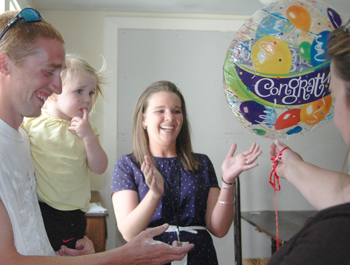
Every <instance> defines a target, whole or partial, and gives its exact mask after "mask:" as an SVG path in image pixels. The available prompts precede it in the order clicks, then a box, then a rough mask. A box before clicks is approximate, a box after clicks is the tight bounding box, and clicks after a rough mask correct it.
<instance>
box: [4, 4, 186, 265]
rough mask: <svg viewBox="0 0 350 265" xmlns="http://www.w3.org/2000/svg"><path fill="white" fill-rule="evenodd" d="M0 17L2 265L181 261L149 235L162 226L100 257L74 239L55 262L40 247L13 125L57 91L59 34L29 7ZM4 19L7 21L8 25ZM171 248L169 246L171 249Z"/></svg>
mask: <svg viewBox="0 0 350 265" xmlns="http://www.w3.org/2000/svg"><path fill="white" fill-rule="evenodd" d="M16 13H17V12H13V11H8V12H5V13H3V14H1V15H0V30H1V29H3V31H2V32H1V33H0V238H1V241H2V244H0V256H1V263H2V264H164V263H167V262H170V261H172V260H181V259H182V258H183V257H184V255H185V254H186V253H187V252H188V251H189V250H190V249H191V248H193V244H188V243H187V244H185V245H184V246H183V247H181V248H180V247H173V246H169V245H166V244H163V243H160V242H158V241H154V240H153V237H154V236H156V235H158V234H161V233H163V232H164V231H165V230H166V229H167V227H168V226H167V225H163V226H160V227H157V228H154V229H150V230H147V231H144V232H142V233H141V234H140V235H138V236H137V237H135V238H134V239H133V240H131V241H130V242H129V243H128V244H126V245H124V246H122V247H120V248H116V249H113V250H110V251H106V252H103V253H98V254H93V255H85V256H84V255H82V254H89V253H92V252H93V246H92V242H91V241H90V240H88V239H86V238H84V239H80V240H79V244H77V248H78V249H75V250H72V249H67V248H62V249H61V250H60V252H59V253H60V254H61V255H62V256H67V255H77V256H76V257H58V256H55V252H54V251H53V250H52V248H51V246H50V243H49V241H48V238H47V235H46V232H45V228H44V224H43V221H42V218H41V213H40V209H39V205H38V201H37V195H36V183H35V169H34V165H33V162H32V160H31V156H30V145H29V140H28V137H27V135H26V134H25V132H24V131H23V130H22V129H21V128H20V127H19V126H20V125H21V123H22V121H23V117H24V116H27V117H36V116H39V115H40V113H41V107H42V106H43V104H44V102H45V100H46V99H47V98H48V97H49V96H50V95H51V94H52V93H56V94H60V93H61V92H62V84H61V78H60V72H61V71H62V69H64V67H65V49H64V41H63V38H62V36H61V35H60V33H59V32H58V31H57V30H56V29H55V28H54V27H53V26H52V25H51V24H49V23H47V22H46V21H44V20H43V19H42V17H41V16H40V14H39V12H38V11H36V10H34V9H30V8H28V9H23V10H22V11H21V12H20V13H18V14H17V15H16ZM9 21H10V22H9ZM175 244H176V242H174V245H175Z"/></svg>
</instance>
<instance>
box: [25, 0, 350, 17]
mask: <svg viewBox="0 0 350 265" xmlns="http://www.w3.org/2000/svg"><path fill="white" fill-rule="evenodd" d="M260 1H263V2H264V1H265V3H266V1H271V0H260ZM291 1H293V0H291ZM28 2H29V3H30V5H31V6H32V7H34V8H37V9H39V10H80V11H110V12H137V13H139V12H145V13H182V14H211V15H213V14H214V15H233V16H235V15H236V16H251V15H252V14H253V13H254V12H255V11H256V10H258V9H260V8H262V7H263V6H264V5H263V4H262V3H260V2H259V0H29V1H28ZM271 2H272V1H271ZM323 2H324V3H326V4H327V5H329V6H330V7H332V8H334V9H335V10H337V11H338V12H339V13H340V14H342V15H343V16H344V17H345V18H349V16H350V15H349V14H350V1H349V0H323Z"/></svg>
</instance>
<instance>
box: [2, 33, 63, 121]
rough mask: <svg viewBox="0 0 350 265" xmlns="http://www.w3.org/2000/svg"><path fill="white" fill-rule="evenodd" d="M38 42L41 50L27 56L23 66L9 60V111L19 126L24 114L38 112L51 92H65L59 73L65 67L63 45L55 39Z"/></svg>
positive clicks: (25, 115) (33, 115)
mask: <svg viewBox="0 0 350 265" xmlns="http://www.w3.org/2000/svg"><path fill="white" fill-rule="evenodd" d="M38 43H39V49H38V53H36V54H34V55H31V56H28V57H27V58H25V60H24V61H23V63H22V64H21V65H20V66H16V65H15V64H14V62H13V61H11V60H9V72H8V73H9V74H8V76H7V87H8V88H9V91H8V96H9V98H10V99H11V100H10V101H9V103H10V106H8V111H9V112H10V113H9V114H10V115H12V120H13V122H14V125H16V124H18V125H17V127H18V126H19V125H20V124H21V122H22V120H23V117H37V116H39V115H40V113H41V107H42V106H43V105H44V103H45V100H46V99H47V98H48V97H49V96H50V95H51V94H52V93H56V94H60V93H61V92H62V82H61V77H60V73H61V71H62V70H63V69H64V67H65V49H64V46H63V44H62V43H61V42H60V41H57V40H54V39H40V40H39V41H38ZM6 122H7V123H8V121H6ZM10 126H12V125H11V124H10ZM12 127H13V126H12ZM15 127H16V126H14V128H15Z"/></svg>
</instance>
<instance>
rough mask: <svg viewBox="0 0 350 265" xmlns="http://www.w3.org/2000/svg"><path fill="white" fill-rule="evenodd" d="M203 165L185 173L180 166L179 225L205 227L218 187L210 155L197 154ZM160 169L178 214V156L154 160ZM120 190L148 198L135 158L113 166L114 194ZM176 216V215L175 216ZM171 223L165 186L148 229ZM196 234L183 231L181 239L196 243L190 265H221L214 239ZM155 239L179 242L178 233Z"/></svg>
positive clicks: (173, 218) (125, 157)
mask: <svg viewBox="0 0 350 265" xmlns="http://www.w3.org/2000/svg"><path fill="white" fill-rule="evenodd" d="M195 156H196V157H197V159H198V161H199V163H200V166H199V168H198V170H196V171H186V170H185V169H184V167H183V165H182V164H181V169H180V170H181V199H180V216H179V226H204V227H205V213H206V207H207V199H208V194H209V190H210V188H212V187H217V188H219V186H218V181H217V178H216V174H215V170H214V167H213V164H212V163H211V161H210V159H209V158H208V156H206V155H203V154H195ZM155 160H156V162H157V164H158V167H159V169H160V171H161V172H162V174H163V175H164V176H165V178H166V179H167V181H168V183H169V187H170V189H171V193H172V198H173V200H174V206H175V211H176V210H177V206H178V185H179V177H178V160H177V157H173V158H163V157H155ZM120 190H134V191H136V192H138V195H139V199H140V201H141V200H142V199H143V198H144V197H145V196H146V194H147V192H148V190H149V188H148V186H147V184H146V183H145V178H144V176H143V173H142V172H141V170H140V168H139V167H138V166H137V164H136V163H135V160H134V158H133V156H131V155H123V156H122V157H121V158H120V159H119V160H118V161H117V162H116V163H115V165H114V171H113V175H112V182H111V191H112V194H113V193H114V192H116V191H120ZM176 215H177V214H176ZM164 223H168V224H170V225H176V216H175V215H174V211H173V207H172V201H171V196H170V195H169V190H167V188H166V186H164V195H163V198H162V199H161V200H160V202H159V204H158V207H157V209H156V211H155V213H154V215H153V217H152V220H151V222H150V224H149V225H148V227H155V226H158V225H162V224H164ZM197 231H198V233H197V234H192V233H189V232H185V231H181V232H180V240H181V241H183V242H186V241H189V242H190V243H194V244H195V247H194V248H193V249H192V250H191V251H190V252H189V254H188V261H187V264H188V265H198V264H208V265H209V264H218V261H217V256H216V251H215V248H214V244H213V240H212V238H211V235H210V234H209V232H208V231H207V230H197ZM155 239H156V240H160V241H163V242H165V243H168V244H172V242H173V241H174V240H177V236H176V232H166V233H163V234H161V235H159V236H157V237H155Z"/></svg>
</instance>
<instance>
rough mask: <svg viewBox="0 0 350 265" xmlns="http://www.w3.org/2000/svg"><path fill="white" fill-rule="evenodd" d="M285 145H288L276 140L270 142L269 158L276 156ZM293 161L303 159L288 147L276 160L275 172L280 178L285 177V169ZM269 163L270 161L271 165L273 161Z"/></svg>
mask: <svg viewBox="0 0 350 265" xmlns="http://www.w3.org/2000/svg"><path fill="white" fill-rule="evenodd" d="M286 147H288V146H286V145H285V144H283V143H281V142H280V141H276V143H272V144H270V156H271V159H273V158H275V157H276V156H278V155H279V153H280V152H281V150H283V149H284V148H286ZM295 161H303V159H302V158H301V156H300V155H299V154H298V153H296V152H294V151H292V150H291V149H289V148H287V149H285V150H284V151H283V152H282V154H281V155H280V156H279V157H278V158H277V160H276V163H277V167H276V173H277V175H278V176H279V177H281V178H286V173H287V170H288V169H289V168H290V167H291V164H292V163H293V162H295ZM271 163H272V165H271V166H272V167H273V165H274V161H271Z"/></svg>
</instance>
